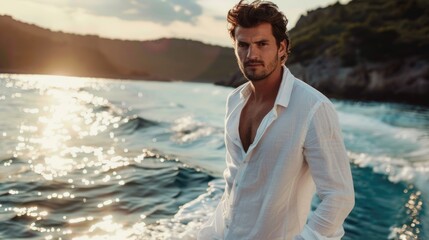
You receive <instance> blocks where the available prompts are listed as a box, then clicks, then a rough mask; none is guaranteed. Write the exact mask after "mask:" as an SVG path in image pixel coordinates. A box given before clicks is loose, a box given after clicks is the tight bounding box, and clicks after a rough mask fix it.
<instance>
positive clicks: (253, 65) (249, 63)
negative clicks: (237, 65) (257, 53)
mask: <svg viewBox="0 0 429 240" xmlns="http://www.w3.org/2000/svg"><path fill="white" fill-rule="evenodd" d="M263 65H264V64H263V63H262V62H247V63H245V64H244V66H245V67H257V66H263Z"/></svg>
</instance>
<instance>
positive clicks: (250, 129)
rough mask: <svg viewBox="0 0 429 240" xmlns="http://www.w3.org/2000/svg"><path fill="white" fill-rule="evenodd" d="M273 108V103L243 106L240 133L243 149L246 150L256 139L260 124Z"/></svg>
mask: <svg viewBox="0 0 429 240" xmlns="http://www.w3.org/2000/svg"><path fill="white" fill-rule="evenodd" d="M272 108H273V104H272V103H271V104H261V105H252V106H249V105H247V104H246V106H245V107H244V108H243V110H242V112H241V115H240V124H239V133H240V140H241V143H242V145H243V149H244V150H245V151H246V152H247V150H248V149H249V146H250V145H251V144H252V143H253V141H254V140H255V136H256V133H257V131H258V128H259V125H260V124H261V122H262V120H263V119H264V117H265V116H266V115H267V114H268V112H269V111H270V110H271V109H272Z"/></svg>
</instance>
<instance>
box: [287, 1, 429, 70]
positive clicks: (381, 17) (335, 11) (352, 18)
mask: <svg viewBox="0 0 429 240" xmlns="http://www.w3.org/2000/svg"><path fill="white" fill-rule="evenodd" d="M290 34H291V38H292V55H291V57H290V63H294V62H306V61H308V60H311V59H312V58H315V57H317V56H324V57H332V56H333V57H341V60H342V64H343V66H353V65H355V64H357V63H358V62H359V61H360V60H362V59H364V60H369V61H385V60H389V59H392V58H403V57H408V56H412V55H426V56H427V55H429V41H428V39H429V1H427V0H353V1H351V2H349V3H348V4H347V5H341V4H340V3H336V4H334V5H331V6H329V7H327V8H319V9H316V10H313V11H309V12H308V13H307V14H306V16H303V17H301V19H300V20H299V21H298V22H297V24H296V27H295V28H293V29H292V30H291V31H290Z"/></svg>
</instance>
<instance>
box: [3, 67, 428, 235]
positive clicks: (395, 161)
mask: <svg viewBox="0 0 429 240" xmlns="http://www.w3.org/2000/svg"><path fill="white" fill-rule="evenodd" d="M231 90H232V89H230V88H224V87H219V86H213V85H210V84H200V83H181V82H176V83H160V82H148V81H146V82H145V81H120V80H116V81H113V80H106V79H87V78H65V77H55V76H29V75H0V112H1V120H0V180H1V181H0V239H115V240H116V239H195V233H196V231H197V229H198V228H199V226H200V225H201V223H202V222H203V221H205V220H206V219H207V218H208V217H209V215H210V214H211V212H212V211H213V210H214V207H215V206H216V204H217V202H218V201H219V198H220V196H221V195H222V191H223V184H224V183H223V180H222V179H221V178H220V177H221V175H222V171H223V169H224V167H225V165H224V151H225V149H224V144H223V116H224V106H225V98H226V95H227V94H228V93H229V92H230V91H231ZM334 103H335V106H336V108H337V110H338V112H339V117H340V123H341V126H342V129H343V134H344V139H345V142H346V146H347V149H348V151H349V156H350V161H351V166H352V172H353V178H354V183H355V190H356V207H355V208H354V210H353V212H352V213H351V214H350V216H349V217H348V218H347V220H346V223H345V229H346V235H345V237H344V239H429V213H428V212H427V211H428V210H427V204H428V203H429V202H428V199H429V185H428V184H429V174H428V173H429V109H427V108H422V107H413V106H408V105H398V104H387V103H359V102H348V101H334ZM317 202H318V199H317V198H315V199H314V201H313V207H315V206H316V204H317Z"/></svg>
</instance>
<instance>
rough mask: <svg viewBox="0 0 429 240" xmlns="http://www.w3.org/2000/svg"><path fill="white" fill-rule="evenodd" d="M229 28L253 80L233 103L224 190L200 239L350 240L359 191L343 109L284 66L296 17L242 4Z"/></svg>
mask: <svg viewBox="0 0 429 240" xmlns="http://www.w3.org/2000/svg"><path fill="white" fill-rule="evenodd" d="M228 22H229V24H230V26H229V31H230V34H231V37H232V39H233V42H234V49H235V54H236V57H237V60H238V64H239V67H240V69H241V71H242V73H243V74H244V76H245V77H246V78H247V79H248V80H249V81H248V82H247V83H245V84H243V85H242V86H240V87H238V88H237V89H235V90H234V91H233V92H232V93H231V94H230V96H229V97H228V100H227V111H226V119H225V144H226V164H227V168H226V170H225V172H224V177H225V181H226V187H225V193H224V195H223V197H222V199H221V201H220V203H219V205H218V206H217V209H216V211H215V213H214V215H213V217H212V218H211V219H210V220H209V221H208V222H207V223H206V224H205V225H204V226H203V227H202V229H201V230H200V232H199V236H198V239H203V240H206V239H227V240H250V239H258V240H259V239H260V240H271V239H275V240H277V239H306V240H307V239H341V237H342V236H343V235H344V230H343V227H342V224H343V222H344V219H345V218H346V217H347V215H348V214H349V213H350V211H351V210H352V208H353V206H354V191H353V182H352V177H351V172H350V165H349V161H348V157H347V155H346V151H345V147H344V144H343V140H342V137H341V130H340V127H339V123H338V119H337V115H336V112H335V110H334V106H333V105H332V103H331V102H330V101H329V100H328V99H327V98H326V97H325V96H323V95H322V94H321V93H320V92H318V91H317V90H315V89H314V88H312V87H310V86H309V85H307V84H305V83H304V82H302V81H301V80H299V79H297V78H295V77H294V76H293V75H292V74H291V72H290V71H289V70H288V69H287V68H286V66H284V65H283V63H284V62H285V61H286V59H287V56H288V53H289V47H290V42H289V38H288V35H287V28H286V25H287V19H286V17H285V16H284V15H283V13H281V12H280V11H279V10H278V8H277V6H276V5H275V4H273V3H271V2H266V1H254V2H252V3H250V4H245V3H242V1H240V2H239V3H238V4H237V5H236V6H235V7H234V8H232V9H231V10H230V11H229V12H228ZM314 186H315V187H316V190H317V194H318V196H319V198H320V199H321V202H320V204H319V205H318V207H317V208H316V210H315V211H314V212H313V213H312V214H311V215H310V216H309V212H310V205H311V199H312V196H313V194H314Z"/></svg>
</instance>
